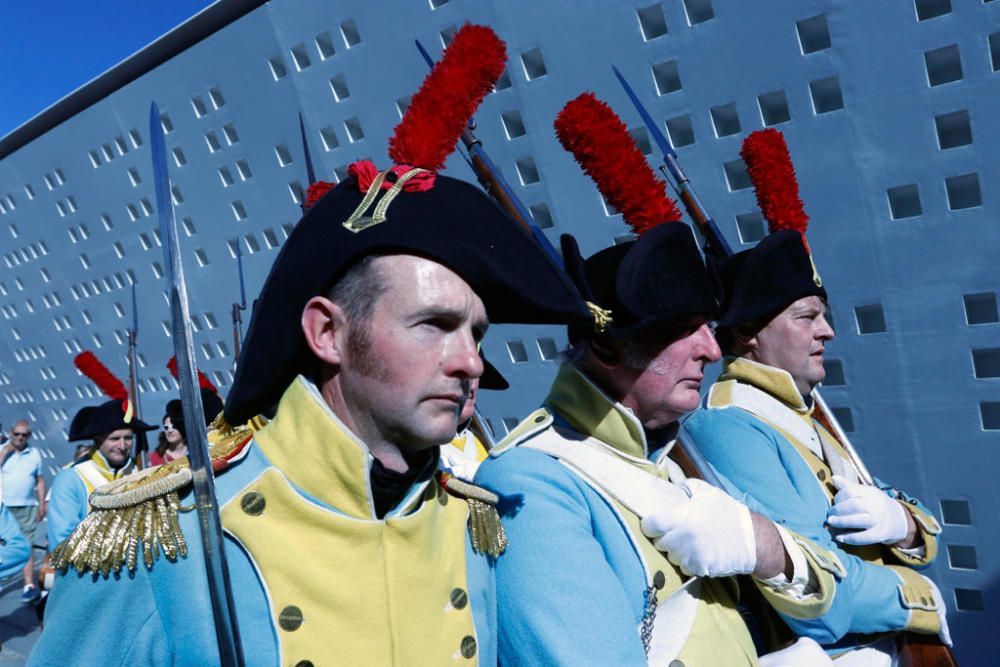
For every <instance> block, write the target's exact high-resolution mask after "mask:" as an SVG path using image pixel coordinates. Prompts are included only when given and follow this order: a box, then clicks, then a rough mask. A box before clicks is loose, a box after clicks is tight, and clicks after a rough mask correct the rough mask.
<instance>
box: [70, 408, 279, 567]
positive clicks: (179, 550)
mask: <svg viewBox="0 0 1000 667" xmlns="http://www.w3.org/2000/svg"><path fill="white" fill-rule="evenodd" d="M265 423H266V420H263V418H254V419H253V420H251V421H250V422H249V423H248V424H246V425H243V426H239V427H232V426H230V425H229V424H226V423H225V420H224V419H223V418H222V415H219V417H217V418H216V420H215V421H214V422H212V429H213V431H212V432H211V433H210V434H209V442H211V446H210V448H209V457H210V458H211V461H212V470H213V472H214V473H215V474H216V475H218V474H219V473H220V472H222V471H223V470H225V469H226V468H227V467H228V466H229V464H230V462H232V461H233V460H235V459H237V458H238V457H239V456H240V454H241V453H242V452H243V450H244V449H245V448H246V446H247V444H248V443H249V442H250V440H251V438H252V437H253V433H254V431H256V430H257V429H259V428H260V427H261V426H263V424H265ZM191 479H192V473H191V464H190V462H189V461H188V458H187V457H186V456H184V457H181V458H179V459H175V460H173V461H170V462H169V463H166V464H164V465H162V466H156V467H153V468H146V469H145V470H141V471H139V472H137V473H135V474H132V475H128V476H127V477H122V478H121V479H117V480H115V481H113V482H111V483H109V484H105V485H104V486H101V487H99V488H97V489H96V490H95V491H94V492H93V493H92V494H90V508H91V511H90V514H88V515H87V517H86V518H85V519H84V520H83V521H82V522H81V523H80V525H79V526H77V527H76V529H75V530H74V531H73V533H72V534H71V535H70V536H69V537H68V538H66V539H65V540H64V541H63V542H61V543H60V544H59V545H58V546H57V547H56V548H55V549H54V550H53V552H52V564H53V566H54V567H55V568H56V569H58V570H63V569H65V568H66V567H68V566H72V567H73V568H74V569H76V570H77V571H78V572H81V573H83V572H88V571H89V572H94V573H99V574H101V575H102V576H104V577H107V576H108V575H109V574H110V573H111V572H117V571H118V570H120V569H121V567H122V566H123V565H125V566H126V567H128V569H129V572H134V571H135V568H136V564H137V562H138V554H139V547H140V545H141V546H142V560H143V564H145V566H146V567H147V568H152V567H153V563H154V562H155V561H157V560H159V558H160V553H161V552H162V553H163V555H164V556H166V558H167V560H169V561H171V562H174V561H176V560H177V558H178V556H180V557H185V556H187V541H186V540H185V539H184V534H183V533H182V532H181V528H180V523H179V521H178V517H177V514H178V512H188V511H191V510H193V509H194V506H193V505H192V506H182V505H181V501H180V494H181V492H182V491H183V490H184V489H185V488H186V487H188V486H189V485H190V484H191Z"/></svg>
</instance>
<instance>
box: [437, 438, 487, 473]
mask: <svg viewBox="0 0 1000 667" xmlns="http://www.w3.org/2000/svg"><path fill="white" fill-rule="evenodd" d="M479 463H480V462H479V461H477V460H476V459H473V458H469V457H468V456H466V455H465V453H464V452H462V451H460V450H459V449H458V448H457V447H453V446H452V445H442V446H441V456H440V458H439V459H438V470H441V471H443V472H446V473H450V474H451V475H452V476H454V477H457V478H459V479H460V480H463V481H465V482H472V480H473V478H474V477H475V476H476V471H477V470H478V469H479Z"/></svg>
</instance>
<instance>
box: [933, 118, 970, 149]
mask: <svg viewBox="0 0 1000 667" xmlns="http://www.w3.org/2000/svg"><path fill="white" fill-rule="evenodd" d="M934 128H935V129H936V130H937V138H938V146H939V147H940V148H941V150H946V149H948V148H957V147H958V146H967V145H969V144H971V143H972V124H971V123H970V122H969V112H968V111H966V110H965V109H962V110H960V111H953V112H951V113H945V114H941V115H940V116H935V117H934Z"/></svg>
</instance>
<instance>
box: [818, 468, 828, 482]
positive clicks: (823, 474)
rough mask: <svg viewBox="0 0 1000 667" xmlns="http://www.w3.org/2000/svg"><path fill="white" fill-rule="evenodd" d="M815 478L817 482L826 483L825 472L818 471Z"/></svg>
mask: <svg viewBox="0 0 1000 667" xmlns="http://www.w3.org/2000/svg"><path fill="white" fill-rule="evenodd" d="M816 477H818V478H819V481H821V482H825V481H826V471H825V470H820V471H819V472H817V473H816Z"/></svg>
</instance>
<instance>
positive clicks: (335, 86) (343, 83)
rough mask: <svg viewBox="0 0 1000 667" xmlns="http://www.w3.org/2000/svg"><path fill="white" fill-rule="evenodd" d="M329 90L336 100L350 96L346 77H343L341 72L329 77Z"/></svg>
mask: <svg viewBox="0 0 1000 667" xmlns="http://www.w3.org/2000/svg"><path fill="white" fill-rule="evenodd" d="M330 90H331V91H332V92H333V99H335V100H336V101H338V102H342V101H343V100H346V99H347V98H348V97H350V96H351V91H350V89H348V87H347V79H345V78H344V75H343V74H338V75H337V76H335V77H333V78H332V79H330Z"/></svg>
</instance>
